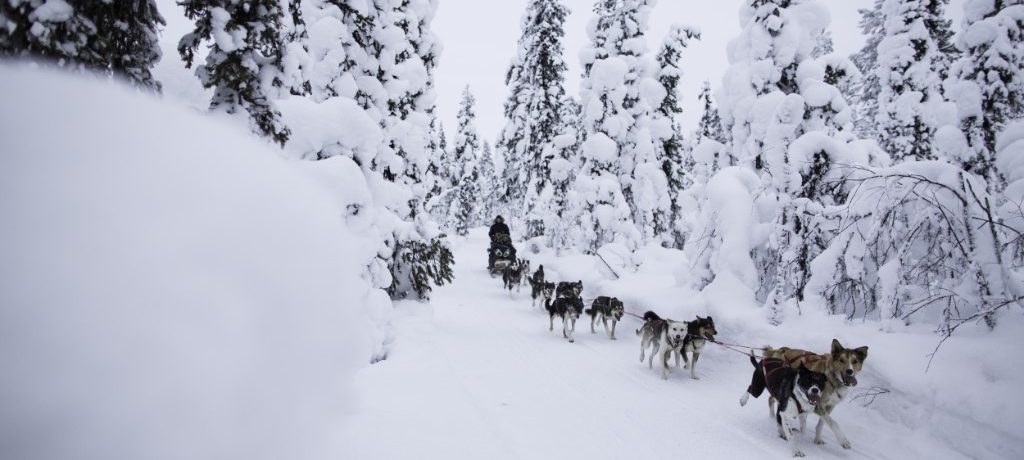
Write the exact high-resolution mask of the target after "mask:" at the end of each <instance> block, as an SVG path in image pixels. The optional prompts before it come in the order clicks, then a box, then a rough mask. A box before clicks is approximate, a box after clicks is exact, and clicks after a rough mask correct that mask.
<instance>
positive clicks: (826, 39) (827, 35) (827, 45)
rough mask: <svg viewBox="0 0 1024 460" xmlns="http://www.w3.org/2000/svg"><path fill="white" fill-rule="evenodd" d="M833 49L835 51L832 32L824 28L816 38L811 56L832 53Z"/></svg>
mask: <svg viewBox="0 0 1024 460" xmlns="http://www.w3.org/2000/svg"><path fill="white" fill-rule="evenodd" d="M833 51H835V43H834V42H833V41H832V32H831V31H829V30H828V29H825V30H822V31H821V32H820V33H819V34H818V36H817V37H815V39H814V49H813V50H811V57H812V58H815V59H817V58H820V57H822V56H827V55H829V54H832V52H833Z"/></svg>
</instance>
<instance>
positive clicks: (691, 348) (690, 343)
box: [682, 316, 718, 380]
mask: <svg viewBox="0 0 1024 460" xmlns="http://www.w3.org/2000/svg"><path fill="white" fill-rule="evenodd" d="M716 334H718V331H717V330H715V320H713V319H711V317H710V316H708V317H707V318H701V317H700V316H697V320H696V321H686V337H684V338H683V349H682V354H683V367H684V368H686V369H690V378H691V379H694V380H697V379H699V378H700V377H697V358H700V352H701V351H702V350H704V343H705V342H707V341H708V340H711V341H714V340H715V335H716ZM687 354H690V355H692V356H693V361H692V362H691V361H690V360H689V359H686V355H687Z"/></svg>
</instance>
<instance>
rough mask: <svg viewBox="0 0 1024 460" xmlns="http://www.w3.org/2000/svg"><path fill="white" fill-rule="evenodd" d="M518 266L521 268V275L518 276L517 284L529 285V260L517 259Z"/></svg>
mask: <svg viewBox="0 0 1024 460" xmlns="http://www.w3.org/2000/svg"><path fill="white" fill-rule="evenodd" d="M519 268H521V269H522V271H523V275H522V276H520V277H519V284H521V285H523V286H529V285H530V261H529V260H526V259H519Z"/></svg>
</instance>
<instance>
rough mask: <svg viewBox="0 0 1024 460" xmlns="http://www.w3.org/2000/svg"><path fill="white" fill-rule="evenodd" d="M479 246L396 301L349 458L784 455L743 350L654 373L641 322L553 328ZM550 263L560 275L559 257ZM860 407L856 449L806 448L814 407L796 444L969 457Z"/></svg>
mask: <svg viewBox="0 0 1024 460" xmlns="http://www.w3.org/2000/svg"><path fill="white" fill-rule="evenodd" d="M486 246H487V237H486V234H484V233H483V232H481V231H480V230H479V229H478V230H475V231H474V232H473V233H472V234H471V236H470V237H469V238H468V239H466V240H464V241H461V242H459V243H457V247H456V248H455V256H456V260H457V266H456V279H455V282H454V284H452V285H450V286H445V287H442V288H440V289H437V290H436V291H435V293H434V295H433V298H432V300H431V302H430V303H429V304H421V303H416V302H403V303H401V304H400V306H399V309H400V311H399V316H400V317H401V318H400V319H398V320H396V339H395V342H394V343H393V344H392V346H391V353H390V355H389V357H388V359H387V360H385V361H382V362H380V363H377V364H375V365H373V366H370V367H369V368H367V369H366V370H365V371H363V373H362V374H361V375H360V376H359V377H358V379H357V383H356V395H357V399H358V401H357V402H356V404H355V407H353V408H351V412H352V413H351V414H350V415H351V416H350V417H349V423H348V425H347V426H346V428H345V433H344V434H345V438H346V439H347V443H346V444H348V445H347V446H346V450H347V452H348V453H349V454H350V455H349V456H347V458H352V459H364V460H365V459H418V460H427V459H448V460H451V459H548V458H551V459H554V458H558V459H588V460H590V459H625V458H658V459H668V458H707V459H718V458H792V455H791V452H790V450H789V446H788V444H787V443H786V442H785V441H783V440H782V439H780V438H779V437H778V434H777V431H776V428H775V424H774V421H773V420H772V419H770V418H769V415H768V409H767V401H766V397H765V396H762V397H761V399H751V402H750V403H749V404H748V405H747V406H746V407H740V406H739V403H738V400H739V397H740V395H741V394H742V392H743V391H744V389H745V388H746V386H747V384H748V383H749V381H750V375H751V370H752V368H751V367H750V364H749V363H748V362H747V361H746V359H745V358H744V357H743V356H741V355H737V354H735V353H732V352H730V351H728V350H724V349H721V348H719V347H715V346H712V345H709V346H708V349H706V352H705V354H704V355H703V356H702V358H701V364H700V366H699V367H698V372H699V376H700V380H691V379H690V376H689V371H687V370H683V369H676V370H674V371H673V373H672V374H671V376H670V377H669V379H668V380H662V379H661V377H660V369H659V368H658V363H657V360H656V362H655V368H654V369H653V370H651V369H648V368H647V365H646V363H645V364H641V363H640V362H639V351H640V350H639V348H640V347H639V339H638V337H637V336H636V334H635V333H634V331H635V329H636V328H637V327H639V324H640V323H639V321H638V320H636V319H633V318H630V317H627V318H626V319H625V320H624V322H623V323H621V324H620V328H619V330H618V334H617V336H618V338H619V339H618V340H616V341H612V340H609V339H608V338H607V336H606V335H605V334H604V331H603V329H602V328H601V327H600V326H598V333H597V334H591V333H590V323H589V317H586V316H584V317H583V318H581V321H580V322H579V323H578V324H577V328H576V343H572V344H570V343H568V342H567V341H566V340H565V339H563V338H562V334H561V331H560V326H561V325H560V323H558V322H556V324H555V330H554V331H551V332H549V331H548V317H547V313H546V312H542V311H541V310H540V309H538V308H534V307H531V305H530V295H529V291H528V290H527V289H526V288H524V289H523V290H522V291H521V292H519V293H517V294H510V293H509V292H508V291H504V290H502V289H501V280H500V279H492V278H491V277H490V276H489V275H488V274H487V272H486V270H485V265H486V252H485V250H486ZM521 252H523V253H525V251H521ZM521 255H523V254H521ZM535 268H536V262H534V269H535ZM545 269H546V270H547V271H548V273H549V274H550V273H556V272H557V271H558V262H557V261H549V262H548V263H545ZM551 278H552V277H551V276H549V279H551ZM588 290H589V291H590V292H592V290H590V289H588V287H587V286H584V298H587V297H592V296H588ZM628 307H629V306H628V305H627V308H628ZM679 319H682V318H679ZM687 319H689V318H687ZM720 335H721V331H720ZM865 414H868V412H867V411H865V410H863V409H861V408H859V407H858V408H853V407H840V408H839V409H837V410H836V413H835V415H836V418H837V420H838V421H839V423H840V424H841V425H842V427H843V429H844V430H845V432H846V434H847V436H848V437H849V438H850V439H851V441H852V442H853V449H852V450H843V449H842V448H840V447H839V445H838V444H837V443H836V441H835V437H834V436H833V435H832V433H831V432H830V431H828V429H827V428H826V432H825V440H826V444H825V445H823V446H818V445H814V444H813V439H812V438H813V427H814V424H815V423H816V422H817V417H815V416H811V417H808V425H809V426H808V432H807V433H805V434H802V435H799V444H800V446H801V448H802V450H803V451H804V452H805V453H806V454H807V455H808V457H810V458H892V459H906V458H963V457H962V456H960V455H959V454H957V453H955V452H953V451H951V450H949V449H947V448H943V447H942V443H941V442H936V439H935V438H933V437H930V436H924V435H922V434H921V433H915V432H913V431H912V430H910V429H909V428H907V427H906V426H904V425H900V424H896V423H890V422H887V421H886V420H884V419H882V418H881V417H870V420H869V419H868V417H867V416H866V415H865ZM881 424H884V425H889V426H884V425H881Z"/></svg>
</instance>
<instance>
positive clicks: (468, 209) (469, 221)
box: [451, 158, 482, 236]
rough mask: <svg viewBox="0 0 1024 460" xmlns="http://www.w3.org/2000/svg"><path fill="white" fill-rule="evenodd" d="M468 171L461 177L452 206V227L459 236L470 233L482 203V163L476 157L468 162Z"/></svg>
mask: <svg viewBox="0 0 1024 460" xmlns="http://www.w3.org/2000/svg"><path fill="white" fill-rule="evenodd" d="M465 170H466V172H465V174H463V175H462V177H460V178H459V186H458V188H457V189H456V190H458V192H457V195H456V198H455V202H454V205H453V206H452V219H451V220H452V229H453V230H454V231H455V233H456V234H457V235H459V236H466V235H468V234H469V228H470V227H472V226H473V225H475V224H476V223H477V222H478V220H477V219H478V218H479V210H480V206H479V205H480V204H481V202H482V200H481V196H480V192H481V190H480V180H481V177H480V164H479V161H478V160H477V159H476V158H471V159H469V161H467V162H466V168H465Z"/></svg>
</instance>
